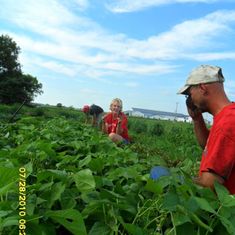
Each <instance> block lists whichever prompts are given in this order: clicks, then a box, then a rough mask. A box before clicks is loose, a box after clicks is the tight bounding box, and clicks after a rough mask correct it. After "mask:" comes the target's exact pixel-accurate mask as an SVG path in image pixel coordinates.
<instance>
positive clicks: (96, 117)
mask: <svg viewBox="0 0 235 235" xmlns="http://www.w3.org/2000/svg"><path fill="white" fill-rule="evenodd" d="M82 111H83V112H84V113H85V114H86V123H88V120H89V116H92V126H96V127H99V125H100V122H101V118H102V115H103V112H104V110H103V109H102V108H101V107H100V106H98V105H95V104H92V105H91V106H89V105H84V106H83V109H82Z"/></svg>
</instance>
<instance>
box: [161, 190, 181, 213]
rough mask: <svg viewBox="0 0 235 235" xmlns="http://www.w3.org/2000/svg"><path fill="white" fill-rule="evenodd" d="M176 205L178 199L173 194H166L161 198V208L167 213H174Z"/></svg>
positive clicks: (178, 202)
mask: <svg viewBox="0 0 235 235" xmlns="http://www.w3.org/2000/svg"><path fill="white" fill-rule="evenodd" d="M178 204H180V201H179V197H178V195H177V194H175V193H174V192H168V193H167V194H166V195H165V196H164V198H163V207H164V208H165V209H167V210H169V211H175V210H176V206H177V205H178Z"/></svg>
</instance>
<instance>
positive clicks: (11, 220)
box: [1, 215, 19, 228]
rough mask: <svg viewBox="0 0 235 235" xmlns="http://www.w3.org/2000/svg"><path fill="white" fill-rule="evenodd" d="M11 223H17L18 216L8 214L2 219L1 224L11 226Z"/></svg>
mask: <svg viewBox="0 0 235 235" xmlns="http://www.w3.org/2000/svg"><path fill="white" fill-rule="evenodd" d="M12 225H19V216H18V215H17V216H10V217H7V218H5V219H3V220H2V224H1V226H2V227H3V228H4V227H8V226H12Z"/></svg>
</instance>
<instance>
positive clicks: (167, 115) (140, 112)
mask: <svg viewBox="0 0 235 235" xmlns="http://www.w3.org/2000/svg"><path fill="white" fill-rule="evenodd" d="M126 113H128V114H129V116H135V117H145V118H154V119H161V120H172V121H173V120H176V121H181V122H191V121H192V119H191V117H190V116H189V115H185V114H181V113H172V112H165V111H156V110H149V109H140V108H132V110H131V111H127V112H126Z"/></svg>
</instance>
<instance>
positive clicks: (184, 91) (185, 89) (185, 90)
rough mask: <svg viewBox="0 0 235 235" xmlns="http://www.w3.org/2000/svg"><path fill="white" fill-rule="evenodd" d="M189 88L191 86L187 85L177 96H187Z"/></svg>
mask: <svg viewBox="0 0 235 235" xmlns="http://www.w3.org/2000/svg"><path fill="white" fill-rule="evenodd" d="M189 87H190V86H189V85H185V86H184V87H182V88H181V89H180V90H179V91H178V92H177V94H181V95H186V94H187V90H188V88H189Z"/></svg>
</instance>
